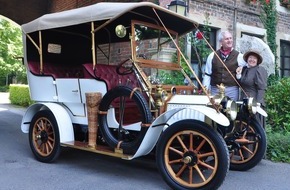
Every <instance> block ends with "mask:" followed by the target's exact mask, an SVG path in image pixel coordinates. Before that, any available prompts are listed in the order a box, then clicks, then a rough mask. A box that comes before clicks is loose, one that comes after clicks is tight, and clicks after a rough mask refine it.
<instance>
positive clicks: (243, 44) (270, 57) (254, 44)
mask: <svg viewBox="0 0 290 190" xmlns="http://www.w3.org/2000/svg"><path fill="white" fill-rule="evenodd" d="M238 42H239V43H238V45H239V47H238V48H237V49H238V50H239V51H240V52H241V53H246V52H247V51H250V50H253V51H256V52H258V53H259V54H260V55H261V56H262V58H263V62H262V64H261V66H263V67H264V68H265V69H266V70H267V73H268V76H269V75H270V74H274V73H275V57H274V54H273V53H272V51H271V49H270V47H269V46H268V44H266V43H265V42H264V41H263V40H261V39H260V38H257V37H254V36H248V35H245V34H243V36H242V37H241V38H240V39H239V41H238Z"/></svg>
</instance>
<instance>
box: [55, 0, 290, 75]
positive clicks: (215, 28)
mask: <svg viewBox="0 0 290 190" xmlns="http://www.w3.org/2000/svg"><path fill="white" fill-rule="evenodd" d="M275 1H276V9H277V12H278V24H277V36H276V44H277V47H278V49H277V58H278V59H277V63H278V66H280V67H279V68H280V74H281V76H290V22H289V20H290V9H289V8H286V7H283V6H280V2H279V0H275ZM98 2H100V1H99V0H62V1H59V0H53V1H51V3H50V12H58V11H63V10H68V9H73V8H77V7H83V6H87V5H91V4H94V3H98ZM151 2H155V3H159V4H160V5H161V6H163V7H167V6H168V5H169V4H170V3H171V0H159V2H156V1H154V0H153V1H151ZM185 3H186V5H187V9H186V16H187V17H190V18H191V19H193V20H195V21H197V22H199V23H201V25H202V24H203V23H204V21H205V13H209V19H210V20H209V22H210V23H209V26H210V27H211V28H212V34H211V40H210V41H211V44H212V45H213V46H214V47H215V48H217V47H218V46H219V44H218V40H217V38H216V37H217V35H218V33H220V32H221V31H222V30H229V31H231V32H233V34H234V39H235V42H236V47H237V49H239V47H238V46H239V44H238V42H239V39H240V38H241V36H242V35H243V34H247V35H253V36H256V37H259V38H261V39H263V40H264V41H266V29H265V28H264V26H263V23H262V22H261V19H260V16H261V12H262V10H261V6H260V3H259V1H253V2H250V3H247V2H246V0H215V1H212V0H194V1H190V0H186V2H185ZM191 51H192V50H191V47H190V46H189V48H188V54H189V55H190V54H191ZM191 58H192V60H191V62H192V64H193V66H194V63H195V58H194V57H191ZM270 72H273V71H270Z"/></svg>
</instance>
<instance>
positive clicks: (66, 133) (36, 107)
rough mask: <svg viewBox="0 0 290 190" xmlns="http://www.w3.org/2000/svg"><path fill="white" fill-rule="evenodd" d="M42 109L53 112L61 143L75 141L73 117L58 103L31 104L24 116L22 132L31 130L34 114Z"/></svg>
mask: <svg viewBox="0 0 290 190" xmlns="http://www.w3.org/2000/svg"><path fill="white" fill-rule="evenodd" d="M40 110H50V111H51V112H52V113H53V115H54V117H55V119H56V122H57V124H58V129H59V136H60V142H61V143H63V142H70V141H74V131H73V126H72V121H71V118H70V116H69V114H68V112H67V110H66V109H65V108H64V107H63V106H61V105H59V104H56V103H35V104H33V105H31V106H30V107H29V108H28V109H27V111H26V112H25V114H24V116H23V118H22V122H21V130H22V132H24V133H28V132H29V126H30V122H31V120H32V118H33V116H34V115H35V114H36V113H37V112H38V111H40Z"/></svg>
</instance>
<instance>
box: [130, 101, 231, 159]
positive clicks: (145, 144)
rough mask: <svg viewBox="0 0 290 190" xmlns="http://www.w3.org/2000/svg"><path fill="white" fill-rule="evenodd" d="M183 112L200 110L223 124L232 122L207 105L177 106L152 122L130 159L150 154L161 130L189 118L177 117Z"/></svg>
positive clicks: (226, 124) (200, 112) (199, 111)
mask: <svg viewBox="0 0 290 190" xmlns="http://www.w3.org/2000/svg"><path fill="white" fill-rule="evenodd" d="M182 112H184V113H187V114H188V113H191V112H198V113H199V114H203V115H206V116H207V117H209V118H211V119H212V120H214V121H215V122H217V123H219V124H221V125H224V126H228V125H229V124H230V122H229V120H228V118H227V117H226V116H225V115H223V114H222V113H218V112H217V111H216V110H215V109H212V108H209V107H205V106H191V107H187V108H175V109H172V110H169V111H166V112H165V113H163V114H161V115H160V116H159V117H158V118H156V119H155V121H154V122H153V123H152V124H151V126H150V127H149V129H148V130H147V132H146V135H145V137H144V139H143V141H142V143H141V145H140V146H139V148H138V150H137V152H136V153H135V155H134V156H133V157H131V158H130V159H133V158H137V157H140V156H143V155H147V154H149V153H150V152H151V151H152V150H153V148H154V146H155V145H156V143H157V141H158V139H159V137H160V134H161V132H162V131H163V130H164V129H166V128H167V127H170V125H171V124H172V123H174V122H176V121H179V120H182V119H188V118H179V119H177V118H178V117H179V115H180V114H181V115H182V114H184V113H182ZM195 114H196V113H195ZM191 119H197V120H200V119H198V118H193V117H191Z"/></svg>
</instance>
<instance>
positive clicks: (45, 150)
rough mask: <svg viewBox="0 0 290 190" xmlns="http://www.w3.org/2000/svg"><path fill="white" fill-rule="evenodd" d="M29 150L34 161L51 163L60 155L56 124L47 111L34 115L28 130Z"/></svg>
mask: <svg viewBox="0 0 290 190" xmlns="http://www.w3.org/2000/svg"><path fill="white" fill-rule="evenodd" d="M29 143H30V148H31V150H32V152H33V154H34V155H35V157H36V159H37V160H39V161H41V162H52V161H54V160H55V159H56V158H57V157H58V155H59V153H60V139H59V131H58V126H57V122H56V120H55V117H54V115H53V114H52V112H50V111H49V110H42V111H39V112H38V113H36V114H35V116H34V117H33V119H32V121H31V124H30V128H29Z"/></svg>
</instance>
